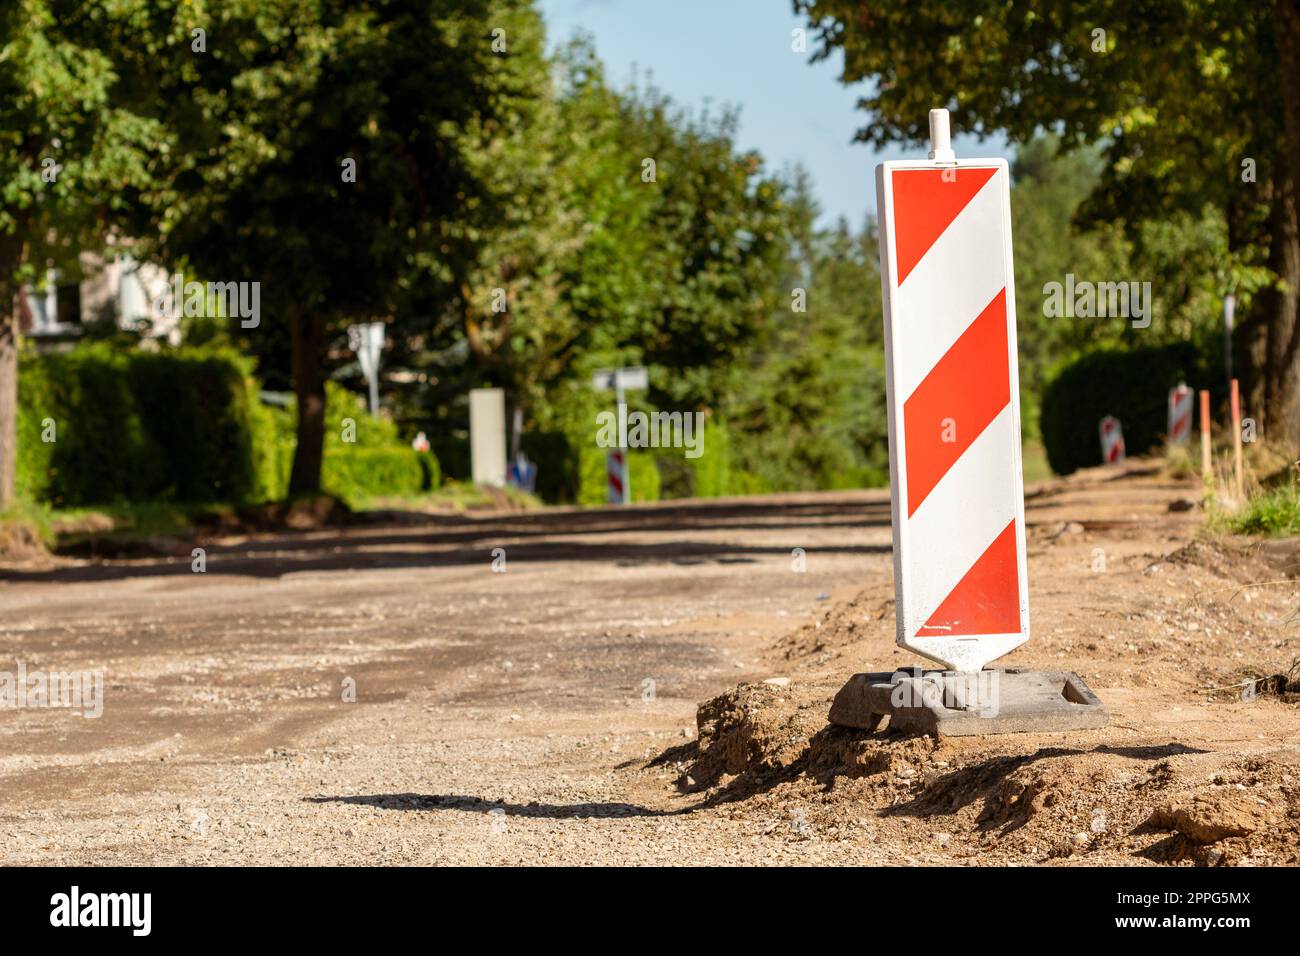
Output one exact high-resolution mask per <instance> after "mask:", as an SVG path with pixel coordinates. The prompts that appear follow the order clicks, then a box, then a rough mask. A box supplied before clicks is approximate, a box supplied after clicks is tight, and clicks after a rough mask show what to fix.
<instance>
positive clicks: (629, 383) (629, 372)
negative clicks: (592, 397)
mask: <svg viewBox="0 0 1300 956" xmlns="http://www.w3.org/2000/svg"><path fill="white" fill-rule="evenodd" d="M591 384H592V385H594V386H595V387H596V390H597V391H601V392H603V391H608V390H609V389H611V388H612V389H616V390H622V391H626V392H635V391H638V390H643V389H646V388H649V387H650V375H649V373H648V372H647V371H646V370H645V368H644V367H643V366H640V365H636V366H632V367H631V368H612V369H611V368H602V369H598V370H597V371H596V372H594V373H593V374H592V376H591Z"/></svg>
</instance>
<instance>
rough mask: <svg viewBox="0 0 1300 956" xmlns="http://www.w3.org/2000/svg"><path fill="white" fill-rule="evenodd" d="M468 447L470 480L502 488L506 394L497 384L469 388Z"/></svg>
mask: <svg viewBox="0 0 1300 956" xmlns="http://www.w3.org/2000/svg"><path fill="white" fill-rule="evenodd" d="M469 451H470V470H471V471H472V473H473V476H474V484H476V485H491V486H492V487H494V488H504V487H505V484H506V397H505V392H503V391H501V389H499V388H473V389H470V393H469Z"/></svg>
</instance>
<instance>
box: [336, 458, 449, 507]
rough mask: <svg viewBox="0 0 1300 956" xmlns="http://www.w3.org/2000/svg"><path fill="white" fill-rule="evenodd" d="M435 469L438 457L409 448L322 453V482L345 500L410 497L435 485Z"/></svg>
mask: <svg viewBox="0 0 1300 956" xmlns="http://www.w3.org/2000/svg"><path fill="white" fill-rule="evenodd" d="M430 463H432V469H430V467H429V466H430ZM436 470H437V459H435V458H434V457H433V456H432V455H430V454H427V453H421V452H417V451H415V450H413V449H410V448H401V447H394V448H363V447H360V446H350V447H343V448H331V449H330V450H329V451H328V452H327V453H326V455H325V463H324V467H323V468H322V474H321V485H322V487H323V488H324V489H325V490H326V491H328V492H329V493H330V494H333V495H337V496H338V497H340V498H342V499H344V500H345V501H355V500H356V499H358V498H366V497H372V496H384V495H393V496H398V497H402V496H412V495H418V494H421V493H422V492H425V491H430V490H432V488H433V487H437V485H436V482H432V483H431V480H430V479H431V474H436Z"/></svg>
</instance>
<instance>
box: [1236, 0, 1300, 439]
mask: <svg viewBox="0 0 1300 956" xmlns="http://www.w3.org/2000/svg"><path fill="white" fill-rule="evenodd" d="M1277 46H1278V58H1279V60H1280V66H1281V70H1280V74H1281V75H1280V76H1279V80H1280V84H1279V85H1280V88H1281V89H1282V90H1283V91H1285V90H1295V89H1296V88H1297V84H1300V0H1280V2H1279V3H1278V6H1277ZM1281 103H1282V116H1283V122H1284V128H1285V141H1284V143H1283V147H1284V148H1283V150H1282V156H1283V163H1282V166H1281V168H1280V169H1279V170H1278V175H1277V176H1275V182H1274V194H1273V220H1274V222H1273V237H1272V243H1271V248H1270V249H1269V265H1270V266H1271V267H1272V268H1273V270H1274V271H1275V272H1276V273H1277V275H1278V278H1279V279H1280V280H1281V282H1282V284H1283V285H1282V288H1281V289H1280V290H1279V291H1278V292H1276V293H1274V294H1273V295H1272V296H1271V301H1270V302H1269V305H1270V307H1271V312H1270V314H1269V323H1268V334H1267V336H1266V343H1265V357H1264V360H1265V367H1264V407H1263V410H1262V411H1263V414H1262V415H1261V416H1260V417H1261V418H1262V422H1261V425H1262V426H1263V433H1264V437H1265V438H1266V439H1267V440H1268V441H1270V442H1272V443H1274V444H1276V445H1278V446H1279V447H1280V448H1281V449H1282V451H1283V452H1285V453H1286V454H1288V455H1291V456H1293V457H1300V320H1298V319H1300V220H1298V219H1297V203H1296V186H1297V184H1300V101H1297V98H1296V97H1295V96H1293V95H1291V94H1287V93H1285V92H1284V93H1283V95H1282V97H1281ZM1245 414H1247V415H1249V412H1248V411H1247V412H1245Z"/></svg>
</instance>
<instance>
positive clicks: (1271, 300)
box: [794, 0, 1300, 450]
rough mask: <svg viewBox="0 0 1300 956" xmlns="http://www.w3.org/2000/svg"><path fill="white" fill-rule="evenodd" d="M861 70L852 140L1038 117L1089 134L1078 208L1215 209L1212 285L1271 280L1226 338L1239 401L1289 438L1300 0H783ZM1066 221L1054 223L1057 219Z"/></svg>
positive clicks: (824, 46) (1299, 173) (1144, 212)
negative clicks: (1240, 378)
mask: <svg viewBox="0 0 1300 956" xmlns="http://www.w3.org/2000/svg"><path fill="white" fill-rule="evenodd" d="M794 8H795V10H796V11H797V12H800V13H802V14H804V15H805V16H806V17H807V18H808V21H809V23H810V25H811V27H812V28H813V30H814V31H815V33H816V36H817V38H818V44H819V45H818V50H817V51H816V53H815V54H814V55H815V56H818V57H825V56H828V55H830V53H831V52H832V51H835V50H840V51H842V52H843V55H844V69H843V74H842V79H843V80H844V82H846V83H858V82H862V81H866V86H865V92H864V97H863V99H862V105H863V106H864V108H866V109H867V110H869V111H870V113H871V120H870V121H869V122H868V123H867V125H866V126H865V128H864V129H863V130H862V131H861V132H860V134H859V136H860V138H862V139H864V140H866V141H868V142H872V143H875V144H877V145H883V144H885V143H887V142H892V141H898V140H905V141H911V142H914V143H918V144H919V143H921V142H923V141H924V139H925V137H926V134H927V129H926V117H927V111H928V110H929V109H930V108H932V107H935V106H944V105H946V106H948V107H950V108H952V109H953V110H954V111H955V112H954V119H955V121H956V124H957V125H958V127H959V128H961V129H965V130H972V131H975V132H978V133H989V132H992V131H994V130H1003V131H1005V132H1006V133H1007V134H1008V135H1009V136H1010V137H1012V139H1013V140H1016V141H1018V142H1021V143H1024V142H1028V141H1029V140H1030V139H1032V138H1033V136H1034V135H1035V134H1036V133H1037V132H1038V131H1039V130H1040V129H1043V128H1048V129H1052V130H1054V131H1056V132H1058V133H1059V134H1060V135H1061V137H1062V139H1063V141H1064V142H1065V143H1066V144H1067V145H1069V146H1076V145H1079V144H1084V143H1097V144H1100V145H1101V148H1102V156H1103V159H1104V168H1103V171H1102V176H1101V180H1100V183H1099V186H1098V188H1097V189H1096V190H1095V191H1094V193H1093V194H1092V196H1091V198H1090V200H1089V203H1088V204H1087V207H1086V208H1085V209H1084V210H1083V211H1082V216H1081V218H1082V219H1084V220H1090V221H1093V222H1098V221H1101V222H1107V221H1108V222H1115V223H1121V224H1123V225H1124V226H1125V227H1126V229H1127V231H1128V232H1129V233H1130V236H1131V237H1133V236H1136V235H1137V234H1138V233H1140V232H1141V230H1142V229H1143V227H1144V226H1145V225H1146V224H1147V223H1151V222H1157V221H1160V220H1172V219H1177V218H1179V217H1183V219H1182V221H1183V222H1186V223H1198V222H1201V221H1202V220H1203V218H1204V216H1205V214H1206V213H1205V208H1206V206H1207V205H1209V206H1210V207H1211V208H1212V209H1213V210H1215V211H1217V214H1218V215H1219V216H1220V217H1221V220H1222V222H1223V223H1224V224H1225V231H1226V244H1227V255H1226V256H1225V257H1224V258H1223V259H1222V260H1221V262H1220V263H1219V265H1218V267H1217V269H1216V270H1215V271H1216V276H1215V279H1216V284H1218V285H1219V288H1218V289H1217V290H1216V291H1217V292H1218V293H1223V292H1227V291H1229V289H1230V288H1233V287H1237V288H1238V289H1240V290H1244V291H1247V292H1248V291H1249V290H1250V288H1251V286H1252V285H1253V284H1254V283H1253V281H1252V278H1251V270H1252V268H1253V267H1255V266H1256V265H1258V264H1259V263H1261V262H1263V263H1265V264H1267V266H1268V268H1269V269H1270V270H1271V272H1272V274H1273V276H1275V277H1276V281H1274V282H1272V283H1270V284H1269V285H1268V286H1267V287H1266V288H1264V289H1261V290H1260V294H1259V295H1256V296H1254V297H1253V301H1251V302H1249V303H1248V305H1249V309H1248V320H1247V321H1246V322H1245V323H1244V324H1243V327H1242V328H1241V336H1240V339H1239V349H1240V351H1241V353H1242V358H1243V359H1244V362H1243V364H1244V366H1245V377H1246V385H1247V399H1248V404H1249V405H1250V407H1251V408H1252V410H1253V411H1254V412H1255V414H1256V416H1257V417H1258V418H1259V419H1260V420H1261V422H1262V424H1263V425H1264V427H1265V428H1266V429H1267V431H1268V432H1269V434H1270V436H1271V438H1272V439H1273V440H1276V441H1279V442H1281V443H1283V444H1284V445H1285V446H1286V447H1287V448H1289V449H1292V450H1295V449H1300V361H1297V354H1298V353H1300V321H1297V310H1298V308H1300V220H1298V217H1297V205H1296V200H1295V191H1296V186H1297V183H1300V101H1298V100H1297V99H1296V98H1295V97H1294V96H1293V95H1292V90H1293V89H1294V87H1295V86H1296V85H1297V81H1300V0H1272V2H1263V3H1259V2H1253V0H1249V2H1248V0H1092V2H1086V3H1079V2H1076V0H1023V2H1017V3H1006V2H1004V0H957V2H943V3H939V2H934V0H908V2H906V3H903V2H897V0H895V2H884V3H870V4H868V3H863V2H858V0H794ZM1062 225H1063V224H1062Z"/></svg>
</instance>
